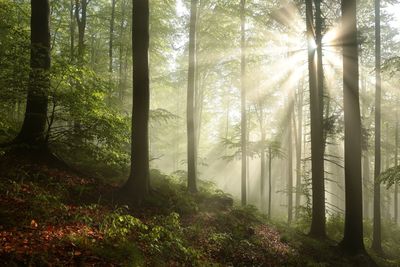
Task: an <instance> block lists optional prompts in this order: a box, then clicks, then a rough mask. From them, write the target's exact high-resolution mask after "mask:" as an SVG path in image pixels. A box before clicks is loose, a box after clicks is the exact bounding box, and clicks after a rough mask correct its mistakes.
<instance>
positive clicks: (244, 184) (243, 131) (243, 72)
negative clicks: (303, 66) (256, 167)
mask: <svg viewBox="0 0 400 267" xmlns="http://www.w3.org/2000/svg"><path fill="white" fill-rule="evenodd" d="M245 8H246V0H240V54H241V59H240V83H241V84H240V92H241V94H240V100H241V149H242V176H241V191H242V197H241V199H242V205H243V206H244V205H246V204H247V171H246V167H247V163H246V161H247V119H246V110H247V109H246V16H245Z"/></svg>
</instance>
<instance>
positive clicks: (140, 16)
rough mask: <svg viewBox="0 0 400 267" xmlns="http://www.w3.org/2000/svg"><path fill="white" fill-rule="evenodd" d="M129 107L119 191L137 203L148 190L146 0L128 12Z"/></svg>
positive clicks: (138, 2)
mask: <svg viewBox="0 0 400 267" xmlns="http://www.w3.org/2000/svg"><path fill="white" fill-rule="evenodd" d="M132 12H133V13H132V60H133V106H132V141H131V142H132V143H131V173H130V176H129V179H128V181H127V182H126V184H125V186H124V188H123V193H125V196H126V197H127V201H128V203H130V204H132V205H135V206H139V205H141V204H142V202H143V200H144V199H145V198H146V197H147V196H148V194H149V190H150V171H149V138H148V123H149V108H150V89H149V59H148V52H149V1H148V0H134V1H133V11H132Z"/></svg>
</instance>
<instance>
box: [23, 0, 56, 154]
mask: <svg viewBox="0 0 400 267" xmlns="http://www.w3.org/2000/svg"><path fill="white" fill-rule="evenodd" d="M49 12H50V7H49V1H48V0H36V1H31V60H30V67H31V70H30V74H29V85H28V96H27V103H26V111H25V118H24V122H23V124H22V128H21V130H20V132H19V134H18V136H17V137H16V140H15V141H16V143H23V144H27V145H29V146H31V147H36V148H38V147H44V146H45V145H46V144H45V140H46V139H45V131H46V123H47V103H48V92H49V89H50V76H49V69H50V26H49V14H50V13H49Z"/></svg>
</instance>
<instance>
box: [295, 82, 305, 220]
mask: <svg viewBox="0 0 400 267" xmlns="http://www.w3.org/2000/svg"><path fill="white" fill-rule="evenodd" d="M296 100H297V101H296V103H297V120H298V121H297V131H296V138H295V141H296V200H295V206H296V210H295V218H296V219H298V218H299V210H300V209H299V208H300V200H301V174H302V169H301V155H302V138H303V84H301V86H300V87H299V90H298V93H297V97H296ZM294 125H295V126H296V123H295V124H294Z"/></svg>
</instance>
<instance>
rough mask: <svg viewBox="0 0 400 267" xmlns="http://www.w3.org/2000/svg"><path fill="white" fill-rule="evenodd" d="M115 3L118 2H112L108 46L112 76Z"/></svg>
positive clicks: (109, 66) (109, 69) (109, 67)
mask: <svg viewBox="0 0 400 267" xmlns="http://www.w3.org/2000/svg"><path fill="white" fill-rule="evenodd" d="M115 3H116V0H111V19H110V40H109V44H108V57H109V61H110V62H109V64H108V71H109V72H110V75H112V72H113V43H114V24H115Z"/></svg>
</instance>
